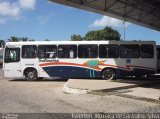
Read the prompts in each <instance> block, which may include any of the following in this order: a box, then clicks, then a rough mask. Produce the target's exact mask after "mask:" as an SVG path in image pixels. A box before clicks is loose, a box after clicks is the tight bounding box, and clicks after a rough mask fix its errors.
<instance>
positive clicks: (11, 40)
mask: <svg viewBox="0 0 160 119" xmlns="http://www.w3.org/2000/svg"><path fill="white" fill-rule="evenodd" d="M8 41H9V42H19V41H20V40H19V38H18V37H15V36H11V37H10V38H9V39H8Z"/></svg>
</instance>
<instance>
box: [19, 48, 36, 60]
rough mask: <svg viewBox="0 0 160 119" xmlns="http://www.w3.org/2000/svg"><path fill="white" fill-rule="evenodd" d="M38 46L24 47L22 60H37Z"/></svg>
mask: <svg viewBox="0 0 160 119" xmlns="http://www.w3.org/2000/svg"><path fill="white" fill-rule="evenodd" d="M36 54H37V46H36V45H23V46H22V58H36Z"/></svg>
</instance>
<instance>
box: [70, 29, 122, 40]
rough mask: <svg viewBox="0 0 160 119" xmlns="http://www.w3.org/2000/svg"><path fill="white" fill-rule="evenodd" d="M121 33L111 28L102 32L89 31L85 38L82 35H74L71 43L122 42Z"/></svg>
mask: <svg viewBox="0 0 160 119" xmlns="http://www.w3.org/2000/svg"><path fill="white" fill-rule="evenodd" d="M120 37H121V35H120V33H119V32H118V31H117V30H115V29H112V28H111V27H105V28H104V29H102V30H96V31H89V32H88V33H86V35H85V36H84V37H81V36H80V35H75V34H74V35H72V36H71V41H80V40H87V41H97V40H120Z"/></svg>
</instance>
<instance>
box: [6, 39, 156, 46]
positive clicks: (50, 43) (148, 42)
mask: <svg viewBox="0 0 160 119" xmlns="http://www.w3.org/2000/svg"><path fill="white" fill-rule="evenodd" d="M53 44H55V45H56V44H57V45H58V44H64V45H65V44H66V45H67V44H70V45H72V44H156V42H155V41H115V40H110V41H25V42H23V41H21V42H7V43H6V45H7V46H8V45H14V46H16V45H17V46H21V45H53Z"/></svg>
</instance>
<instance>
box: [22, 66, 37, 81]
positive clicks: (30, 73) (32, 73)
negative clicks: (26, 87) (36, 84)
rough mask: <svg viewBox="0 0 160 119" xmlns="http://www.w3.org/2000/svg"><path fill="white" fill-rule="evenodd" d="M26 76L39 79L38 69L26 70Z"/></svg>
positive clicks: (29, 78)
mask: <svg viewBox="0 0 160 119" xmlns="http://www.w3.org/2000/svg"><path fill="white" fill-rule="evenodd" d="M25 78H26V79H27V80H36V79H37V71H36V70H35V69H30V70H27V71H26V72H25Z"/></svg>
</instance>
